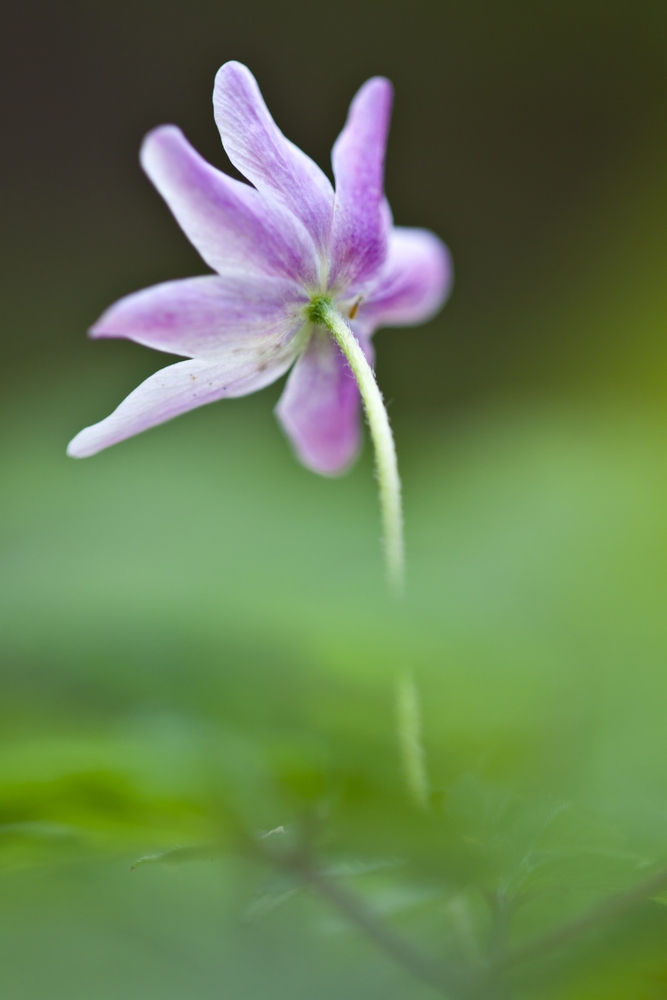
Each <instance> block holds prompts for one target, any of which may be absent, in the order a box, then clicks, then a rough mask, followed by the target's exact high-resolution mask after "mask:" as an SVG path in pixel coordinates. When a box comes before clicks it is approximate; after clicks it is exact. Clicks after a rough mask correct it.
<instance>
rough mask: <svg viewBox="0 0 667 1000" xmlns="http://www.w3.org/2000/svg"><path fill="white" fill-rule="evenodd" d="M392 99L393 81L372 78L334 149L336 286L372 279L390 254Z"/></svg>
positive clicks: (363, 89) (333, 278)
mask: <svg viewBox="0 0 667 1000" xmlns="http://www.w3.org/2000/svg"><path fill="white" fill-rule="evenodd" d="M392 97H393V90H392V86H391V83H390V82H389V80H385V79H384V78H383V77H373V78H372V79H370V80H368V81H367V82H366V83H365V84H364V85H363V87H362V88H361V90H359V92H358V93H357V95H356V97H355V98H354V100H353V101H352V104H351V105H350V111H349V114H348V117H347V122H346V123H345V128H344V129H343V131H342V132H341V134H340V135H339V136H338V139H337V140H336V143H335V145H334V147H333V151H332V154H331V159H332V163H333V171H334V177H335V178H336V202H335V207H334V224H333V231H332V239H331V256H332V272H331V281H332V284H335V283H345V285H350V284H354V283H355V282H361V281H364V280H367V279H368V278H369V277H371V276H372V275H373V274H374V273H375V272H376V271H377V270H378V268H379V267H380V266H381V265H382V263H383V262H384V258H385V256H386V252H387V224H386V223H387V211H386V207H385V206H384V204H383V202H384V159H385V151H386V145H387V134H388V132H389V120H390V117H391V106H392Z"/></svg>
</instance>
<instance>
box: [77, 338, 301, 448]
mask: <svg viewBox="0 0 667 1000" xmlns="http://www.w3.org/2000/svg"><path fill="white" fill-rule="evenodd" d="M294 355H295V351H294V346H293V344H291V345H290V346H289V347H288V348H287V349H285V350H283V351H282V352H280V353H275V354H273V355H272V356H271V355H270V354H269V355H268V356H265V357H263V358H262V357H261V355H260V356H259V357H258V358H255V359H254V361H253V362H252V363H251V362H249V360H248V358H247V357H245V358H244V359H243V360H242V361H241V362H240V363H239V362H237V360H236V359H234V360H231V359H226V360H225V361H218V362H211V361H207V360H206V361H204V360H196V361H180V362H178V364H175V365H170V366H169V367H168V368H163V369H162V370H161V371H159V372H156V373H155V374H154V375H151V376H150V378H147V379H146V381H145V382H142V383H141V385H140V386H138V387H137V388H136V389H135V390H134V392H131V393H130V395H129V396H128V397H127V398H126V399H124V400H123V402H122V403H121V404H120V406H118V407H117V408H116V409H115V410H114V412H113V413H112V414H111V415H110V416H108V417H107V418H106V420H102V421H100V423H99V424H93V426H92V427H86V428H84V430H82V431H80V432H79V433H78V434H77V435H76V437H75V438H74V439H73V440H72V441H70V443H69V446H68V448H67V454H68V455H70V456H71V457H72V458H87V457H88V456H89V455H94V454H95V453H96V452H98V451H102V449H103V448H108V447H109V446H110V445H112V444H117V443H118V442H119V441H124V440H125V438H128V437H132V436H133V435H134V434H139V433H140V432H141V431H145V430H147V429H148V428H149V427H155V425H156V424H163V423H165V421H167V420H171V419H172V418H173V417H177V416H179V415H180V414H181V413H186V412H187V411H188V410H193V409H195V407H197V406H204V404H205V403H213V402H215V401H216V400H217V399H223V398H225V397H231V396H247V395H248V394H249V393H251V392H256V391H257V390H258V389H263V388H264V386H266V385H270V383H271V382H275V380H276V379H277V378H279V377H280V376H281V375H282V374H283V373H284V372H285V371H286V370H287V369H288V368H289V366H290V365H291V364H292V361H293V360H294Z"/></svg>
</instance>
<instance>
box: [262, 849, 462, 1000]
mask: <svg viewBox="0 0 667 1000" xmlns="http://www.w3.org/2000/svg"><path fill="white" fill-rule="evenodd" d="M258 846H259V845H258ZM260 850H261V853H262V855H263V857H264V859H265V860H269V861H271V862H272V863H273V864H275V865H277V866H278V867H279V868H282V869H283V870H284V871H286V872H289V873H290V874H291V875H293V876H295V877H296V878H298V879H299V880H300V881H301V882H303V883H305V884H306V885H308V886H310V888H312V889H314V890H315V891H316V892H317V893H319V895H320V896H321V897H322V898H323V899H325V900H326V901H327V902H328V903H329V904H330V905H331V906H332V907H333V908H334V909H335V910H337V911H338V912H339V913H340V914H341V915H342V916H343V917H345V919H346V920H347V921H348V922H349V923H350V924H352V925H354V926H355V927H357V928H358V929H359V930H360V931H361V932H362V933H363V934H364V935H365V936H366V937H367V938H368V939H369V940H370V941H372V942H373V944H375V945H376V946H377V947H378V948H379V949H380V950H381V951H382V952H384V954H385V955H387V956H388V957H389V958H391V959H392V961H394V962H396V963H397V964H398V965H401V966H402V967H403V968H404V969H407V970H408V971H409V972H411V973H412V974H413V975H414V976H416V978H417V979H420V980H421V981H422V982H423V983H426V984H427V985H429V986H431V987H432V988H433V989H435V990H437V991H438V992H439V993H444V994H445V995H449V996H450V997H451V998H452V1000H455V998H463V996H464V980H463V979H462V977H461V976H460V975H458V974H457V973H456V972H455V971H454V970H452V969H450V968H449V966H447V965H445V964H444V963H443V962H440V961H438V960H437V959H435V958H432V957H431V956H430V955H427V954H425V953H424V952H423V951H421V949H419V948H417V947H415V946H414V945H413V944H412V943H411V942H409V941H407V940H406V939H405V938H404V937H402V935H400V934H397V933H396V932H395V931H394V930H392V929H391V928H390V927H387V925H386V924H385V923H383V922H382V921H381V920H379V919H378V918H377V916H376V915H375V914H374V913H373V911H372V910H371V909H370V907H369V906H368V905H367V904H366V902H365V901H364V900H363V899H362V898H361V896H359V895H357V893H355V892H352V891H351V890H350V889H348V888H346V887H345V886H343V885H341V884H340V883H339V881H338V880H336V881H334V880H332V879H331V878H329V876H328V875H326V874H324V873H323V872H322V870H321V868H320V866H319V865H318V864H317V863H316V861H315V860H314V859H313V857H312V855H311V854H310V852H309V851H308V850H306V849H303V848H302V849H300V850H294V851H287V852H274V851H273V850H269V849H267V848H266V847H264V845H262V846H261V847H260Z"/></svg>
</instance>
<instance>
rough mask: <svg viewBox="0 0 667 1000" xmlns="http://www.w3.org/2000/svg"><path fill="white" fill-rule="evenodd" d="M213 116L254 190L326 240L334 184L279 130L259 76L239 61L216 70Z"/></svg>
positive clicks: (318, 241) (323, 244)
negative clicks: (267, 196)
mask: <svg viewBox="0 0 667 1000" xmlns="http://www.w3.org/2000/svg"><path fill="white" fill-rule="evenodd" d="M213 108H214V113H215V120H216V123H217V125H218V129H219V130H220V136H221V138H222V143H223V145H224V147H225V150H226V152H227V155H228V156H229V159H230V160H231V161H232V163H233V164H234V166H235V167H236V168H237V170H240V171H241V173H242V174H243V176H244V177H247V178H248V180H249V181H251V183H253V184H254V185H255V187H256V188H257V190H258V191H261V192H262V193H263V194H266V195H269V196H271V197H272V198H273V199H275V200H276V201H278V202H279V203H280V204H283V205H285V206H286V207H287V208H288V209H289V210H290V212H292V213H293V214H294V215H295V216H296V217H297V218H298V219H300V220H301V222H302V223H303V224H304V226H305V227H306V229H307V230H308V232H309V233H310V234H311V236H312V237H313V239H314V241H315V243H316V245H317V247H318V248H319V249H320V250H321V251H323V250H325V249H326V247H327V246H328V242H329V234H330V230H331V214H332V210H333V200H334V195H333V189H332V187H331V183H330V182H329V180H328V178H327V177H326V175H325V174H324V173H323V172H322V171H321V170H320V168H319V167H318V166H317V164H316V163H314V162H313V161H312V160H311V159H310V157H309V156H306V154H305V153H303V152H302V151H301V150H300V149H299V148H298V146H295V145H294V143H292V142H290V141H289V139H286V138H285V136H284V135H283V134H282V132H281V131H280V129H279V128H278V126H277V125H276V123H275V122H274V120H273V118H272V117H271V114H270V112H269V110H268V108H267V106H266V104H265V103H264V98H263V97H262V94H261V92H260V89H259V87H258V86H257V81H256V80H255V78H254V76H253V75H252V73H251V72H250V70H249V69H248V68H247V67H246V66H243V65H242V64H241V63H238V62H227V63H225V64H224V66H222V67H221V68H220V69H219V70H218V74H217V76H216V78H215V87H214V90H213Z"/></svg>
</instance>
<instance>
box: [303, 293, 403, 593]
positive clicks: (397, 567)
mask: <svg viewBox="0 0 667 1000" xmlns="http://www.w3.org/2000/svg"><path fill="white" fill-rule="evenodd" d="M312 316H313V318H314V319H315V320H316V321H318V322H320V323H323V324H324V325H325V326H326V327H327V329H328V330H329V332H330V333H331V335H332V337H333V338H334V340H335V341H336V343H337V344H338V346H339V347H340V349H341V351H342V352H343V354H344V355H345V357H346V358H347V363H348V364H349V366H350V368H351V369H352V374H353V375H354V377H355V378H356V380H357V385H358V386H359V392H360V393H361V398H362V400H363V404H364V409H365V410H366V417H367V419H368V426H369V428H370V432H371V438H372V439H373V446H374V448H375V466H376V469H377V477H378V483H379V486H380V507H381V509H382V527H383V535H384V550H385V559H386V563H387V576H388V578H389V583H390V585H391V586H392V588H393V589H394V591H395V592H396V594H397V595H400V594H401V593H402V591H403V580H404V573H405V553H404V545H403V512H402V508H401V480H400V478H399V475H398V462H397V460H396V446H395V444H394V436H393V434H392V432H391V427H390V425H389V417H388V415H387V410H386V409H385V405H384V401H383V399H382V393H381V392H380V389H379V388H378V384H377V382H376V380H375V374H374V372H373V369H372V368H371V366H370V365H369V363H368V361H367V360H366V356H365V354H364V352H363V351H362V349H361V347H360V345H359V341H358V340H357V338H356V337H355V336H354V334H353V332H352V330H351V329H350V327H349V326H348V324H347V323H346V322H345V320H344V319H343V317H342V316H341V314H340V313H339V312H338V311H337V310H336V309H335V308H334V307H333V305H331V303H330V302H328V301H327V300H326V299H319V300H318V301H317V303H316V306H315V308H314V309H313V311H312Z"/></svg>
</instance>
